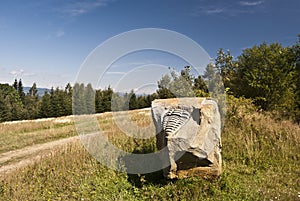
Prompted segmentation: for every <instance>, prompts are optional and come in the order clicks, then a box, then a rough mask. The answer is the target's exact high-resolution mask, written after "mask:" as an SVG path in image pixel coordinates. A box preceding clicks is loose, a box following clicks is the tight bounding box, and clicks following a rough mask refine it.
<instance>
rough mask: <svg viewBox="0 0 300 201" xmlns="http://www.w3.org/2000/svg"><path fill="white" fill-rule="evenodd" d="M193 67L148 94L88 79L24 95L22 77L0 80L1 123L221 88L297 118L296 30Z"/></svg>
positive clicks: (299, 59) (299, 67)
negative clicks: (284, 40)
mask: <svg viewBox="0 0 300 201" xmlns="http://www.w3.org/2000/svg"><path fill="white" fill-rule="evenodd" d="M191 69H192V67H190V66H186V67H184V69H183V70H181V71H180V72H179V73H178V72H176V71H175V70H174V69H172V68H170V73H169V74H167V75H163V76H162V78H161V79H160V80H159V81H158V89H157V91H156V92H155V93H153V94H149V95H146V94H144V95H138V94H135V93H134V91H133V90H131V91H130V92H129V93H118V92H114V91H113V89H112V88H111V87H108V88H106V89H97V90H95V89H93V87H92V85H91V84H87V85H86V86H85V85H84V84H80V83H76V84H74V86H71V85H70V84H67V85H66V87H65V88H64V89H59V88H56V89H53V88H52V89H51V90H50V91H49V92H45V94H44V95H43V96H42V97H38V95H37V86H36V83H34V84H33V85H32V87H31V88H30V90H29V92H28V93H27V94H25V93H24V89H23V85H22V81H21V80H19V81H17V80H15V82H14V83H13V84H12V85H11V86H10V85H8V84H0V122H3V121H11V120H20V119H35V118H46V117H59V116H65V115H71V114H93V113H102V112H108V111H121V110H132V109H139V108H145V107H150V106H151V101H152V100H154V99H156V98H159V99H164V98H174V97H195V96H197V97H201V96H213V97H214V96H215V95H218V94H221V93H222V92H223V91H225V92H226V93H227V94H229V95H233V96H235V97H238V98H239V97H244V98H247V99H251V100H252V101H253V103H254V104H255V105H256V106H257V107H258V109H260V110H263V111H270V112H273V113H276V114H278V115H279V116H281V117H286V118H292V119H293V120H295V121H296V122H298V123H299V122H300V35H299V36H298V41H296V42H295V44H294V45H292V46H288V47H283V46H282V45H281V44H279V43H271V44H267V43H262V44H259V45H254V46H253V47H251V48H247V49H245V50H243V51H242V53H241V55H239V56H238V57H237V58H234V57H233V56H232V55H231V53H230V51H229V50H228V51H224V50H223V49H219V50H218V52H217V56H216V58H215V59H214V60H213V61H212V62H211V63H210V64H208V65H207V66H206V68H205V72H204V74H203V75H198V76H197V77H195V76H194V75H193V74H192V73H191Z"/></svg>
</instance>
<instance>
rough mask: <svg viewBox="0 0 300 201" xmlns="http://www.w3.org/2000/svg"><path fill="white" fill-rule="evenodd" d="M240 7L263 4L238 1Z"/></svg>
mask: <svg viewBox="0 0 300 201" xmlns="http://www.w3.org/2000/svg"><path fill="white" fill-rule="evenodd" d="M239 3H240V5H242V6H258V5H261V4H263V3H264V1H252V2H250V1H240V2H239Z"/></svg>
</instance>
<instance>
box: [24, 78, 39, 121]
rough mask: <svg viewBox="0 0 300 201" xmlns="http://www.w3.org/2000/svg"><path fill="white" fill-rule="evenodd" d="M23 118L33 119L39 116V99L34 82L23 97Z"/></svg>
mask: <svg viewBox="0 0 300 201" xmlns="http://www.w3.org/2000/svg"><path fill="white" fill-rule="evenodd" d="M24 107H25V111H24V118H26V119H35V118H38V116H39V99H38V94H37V87H36V83H33V85H32V87H31V88H30V89H29V93H28V94H27V95H26V96H25V97H24Z"/></svg>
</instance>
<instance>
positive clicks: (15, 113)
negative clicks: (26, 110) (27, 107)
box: [0, 84, 23, 122]
mask: <svg viewBox="0 0 300 201" xmlns="http://www.w3.org/2000/svg"><path fill="white" fill-rule="evenodd" d="M22 114H23V104H22V101H21V99H20V97H19V94H18V93H17V91H16V90H15V89H14V87H12V86H9V85H8V84H0V122H3V121H12V120H19V119H21V118H22Z"/></svg>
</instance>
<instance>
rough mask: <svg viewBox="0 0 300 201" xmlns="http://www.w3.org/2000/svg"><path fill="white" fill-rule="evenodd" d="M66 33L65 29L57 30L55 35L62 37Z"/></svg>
mask: <svg viewBox="0 0 300 201" xmlns="http://www.w3.org/2000/svg"><path fill="white" fill-rule="evenodd" d="M64 35H65V32H64V31H63V30H57V31H56V32H55V37H56V38H60V37H63V36H64Z"/></svg>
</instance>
